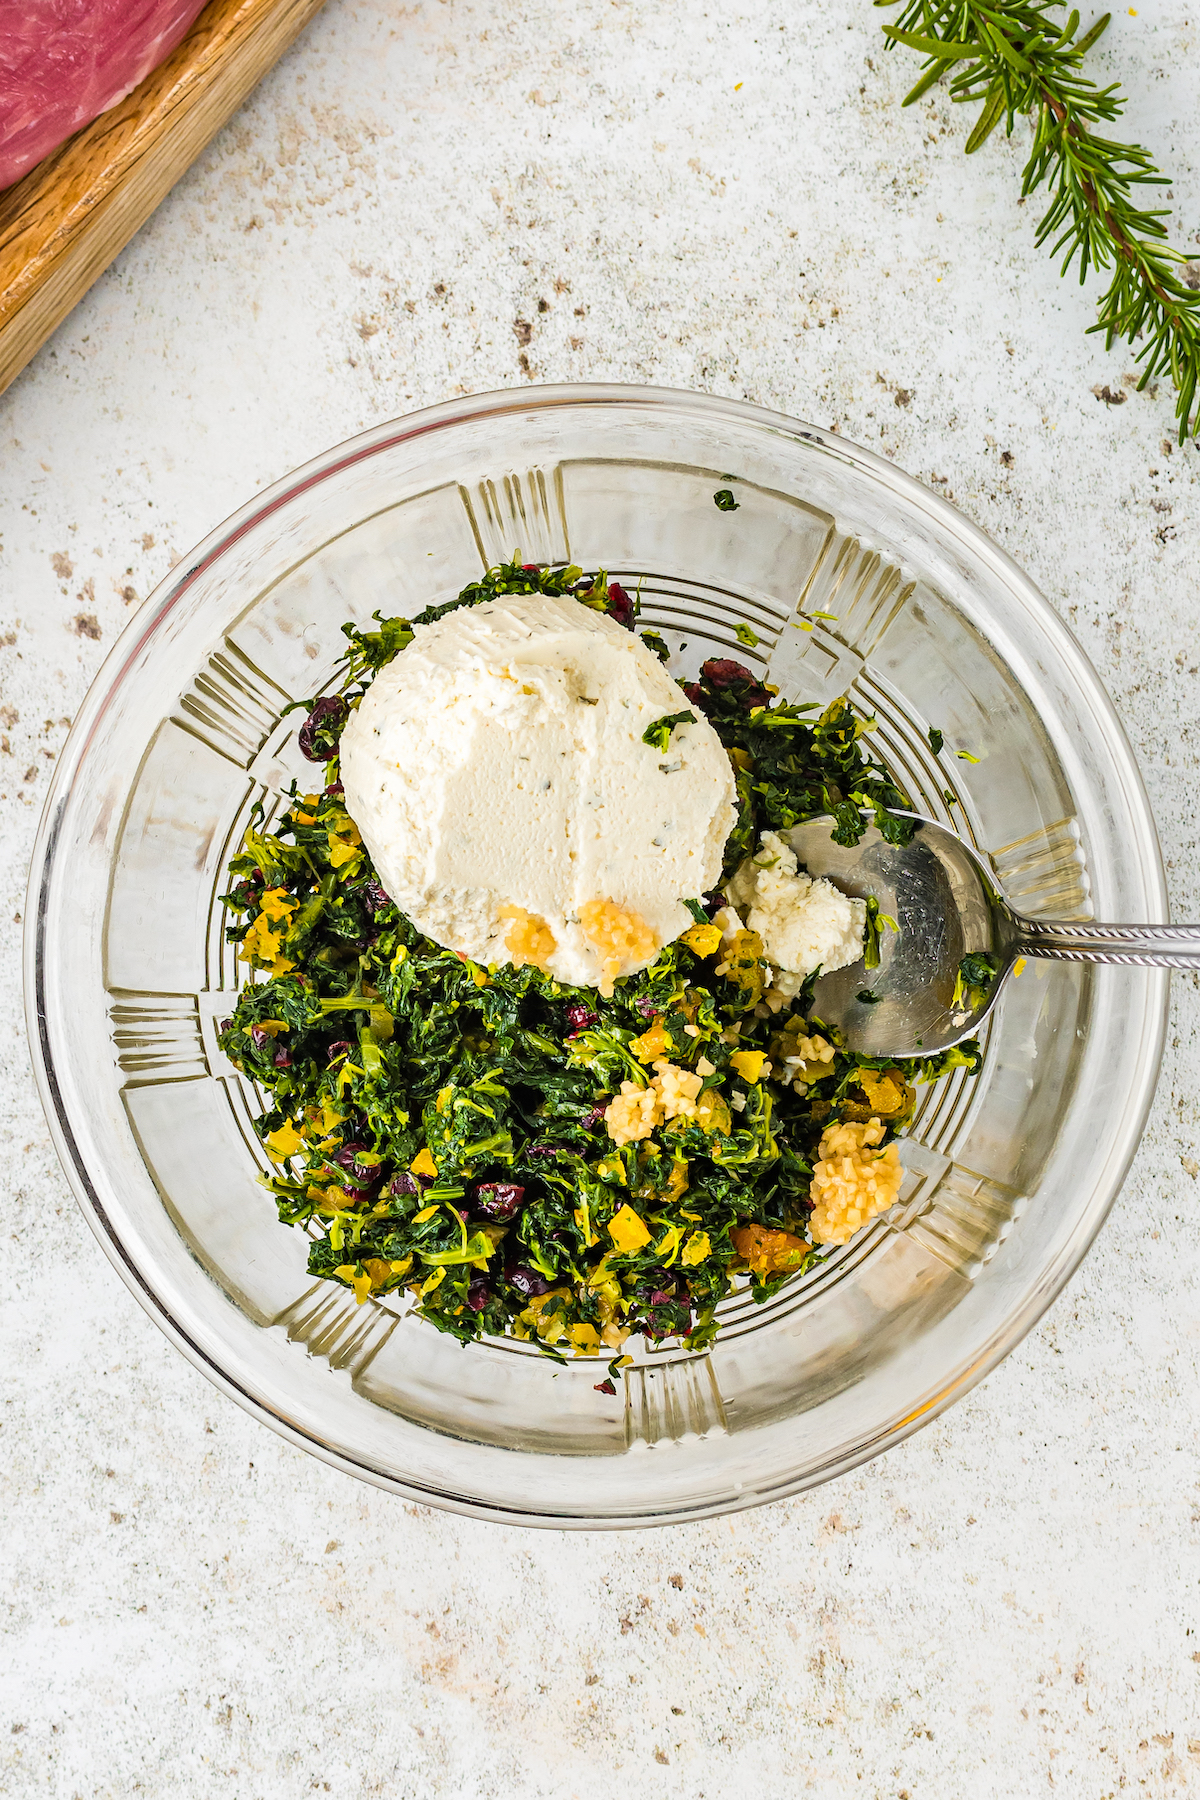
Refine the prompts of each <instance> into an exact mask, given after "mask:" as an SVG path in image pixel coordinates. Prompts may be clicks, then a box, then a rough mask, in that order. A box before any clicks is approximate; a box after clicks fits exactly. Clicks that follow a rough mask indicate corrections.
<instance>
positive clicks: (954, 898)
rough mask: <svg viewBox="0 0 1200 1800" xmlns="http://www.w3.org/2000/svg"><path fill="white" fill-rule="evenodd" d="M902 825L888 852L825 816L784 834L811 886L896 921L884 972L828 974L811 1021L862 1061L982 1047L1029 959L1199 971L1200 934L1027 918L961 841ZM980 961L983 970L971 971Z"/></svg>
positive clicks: (868, 835)
mask: <svg viewBox="0 0 1200 1800" xmlns="http://www.w3.org/2000/svg"><path fill="white" fill-rule="evenodd" d="M899 816H901V817H904V818H908V819H911V820H913V821H914V824H915V829H914V831H913V834H912V837H911V838H910V839H909V841H908V842H907V843H906V844H893V843H889V842H888V840H887V839H886V838H885V837H884V836H883V834H882V832H880V831H879V829H878V828H877V827H876V826H874V825H868V826H867V828H866V830H865V831H864V832H863V835H862V837H861V838H860V839H859V841H858V842H857V844H849V845H846V844H839V843H837V842H835V840H834V838H833V836H832V832H833V830H834V826H835V821H834V820H833V819H832V818H830V817H828V816H827V815H826V816H823V817H821V818H817V819H808V820H806V821H805V822H804V823H803V824H802V825H796V826H794V827H793V828H792V830H791V831H788V832H785V833H783V836H784V838H785V839H786V841H787V842H788V843H789V844H790V845H791V847H792V849H793V850H794V851H795V852H796V856H797V858H798V860H799V862H800V863H801V865H802V866H803V867H804V868H806V869H807V870H808V873H809V874H810V875H813V876H817V875H823V876H825V877H826V879H827V880H829V881H831V882H832V883H833V884H834V886H835V887H838V888H840V889H841V890H842V892H843V893H846V894H850V895H853V896H855V897H856V898H858V899H863V900H865V899H870V898H871V897H874V899H875V900H877V901H878V903H879V911H880V913H881V914H882V915H886V917H887V920H888V923H886V924H884V925H883V927H882V930H881V932H880V939H879V963H878V966H877V967H876V968H873V969H870V970H868V969H867V968H866V966H865V963H864V962H863V961H862V960H860V961H858V962H856V963H852V964H851V965H850V967H849V968H845V969H837V970H835V971H834V972H833V973H831V974H829V975H822V976H821V977H820V978H819V979H818V981H817V983H816V987H815V990H814V995H813V1012H814V1015H815V1016H816V1017H817V1018H819V1019H821V1020H823V1021H824V1023H825V1024H827V1025H835V1026H837V1027H838V1028H839V1030H840V1031H841V1032H842V1035H843V1038H844V1041H845V1043H846V1045H847V1047H848V1048H849V1049H851V1050H854V1051H857V1052H858V1053H859V1054H860V1055H863V1056H895V1057H923V1056H937V1055H939V1054H940V1053H941V1052H942V1051H943V1050H949V1049H951V1048H953V1046H954V1045H955V1044H958V1043H961V1042H962V1041H963V1039H964V1038H969V1037H973V1036H974V1035H975V1033H976V1032H977V1031H978V1030H979V1028H980V1026H981V1025H982V1024H983V1022H984V1020H985V1019H986V1018H987V1016H988V1014H989V1013H990V1012H991V1010H992V1008H993V1007H994V1006H995V1004H996V1002H997V1000H998V999H999V997H1000V991H1001V988H1002V987H1003V985H1004V982H1005V980H1006V978H1007V977H1008V976H1009V975H1010V974H1013V973H1016V974H1019V973H1020V968H1021V964H1022V961H1023V959H1024V958H1026V957H1030V956H1035V957H1042V958H1048V959H1052V960H1055V961H1068V962H1119V963H1141V964H1145V965H1147V966H1150V965H1154V966H1158V967H1166V968H1175V969H1180V968H1182V969H1195V968H1200V925H1098V924H1096V923H1095V922H1094V921H1093V920H1090V919H1088V920H1081V921H1076V920H1062V921H1055V922H1050V921H1047V920H1043V919H1029V918H1026V917H1025V916H1024V915H1023V914H1021V913H1018V912H1017V911H1016V910H1015V908H1013V907H1012V906H1010V905H1009V903H1008V901H1007V900H1006V899H1005V898H1004V895H1003V894H1002V893H1001V892H1000V890H999V888H998V887H997V886H996V883H995V879H994V874H993V871H992V870H991V869H990V868H989V867H988V864H987V862H986V861H985V859H984V858H983V857H981V856H980V855H979V854H978V853H977V852H976V851H974V850H972V849H971V848H970V847H969V846H968V845H967V844H965V843H964V842H963V840H962V839H961V838H960V837H956V836H955V834H954V832H952V831H947V830H946V828H945V826H944V825H937V824H935V823H934V821H933V820H932V819H925V818H922V817H921V816H920V815H919V814H917V813H905V814H901V815H899ZM980 957H982V958H985V959H987V961H986V963H982V964H981V963H976V964H975V965H974V966H972V964H971V963H970V962H966V959H968V958H980ZM964 962H966V966H965V967H964ZM989 965H990V967H989Z"/></svg>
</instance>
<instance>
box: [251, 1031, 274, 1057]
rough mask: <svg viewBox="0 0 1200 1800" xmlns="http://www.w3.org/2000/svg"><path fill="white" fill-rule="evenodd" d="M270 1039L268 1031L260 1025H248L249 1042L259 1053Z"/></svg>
mask: <svg viewBox="0 0 1200 1800" xmlns="http://www.w3.org/2000/svg"><path fill="white" fill-rule="evenodd" d="M271 1041H272V1039H271V1034H270V1032H269V1031H264V1030H263V1028H262V1026H261V1025H252V1026H251V1027H250V1042H251V1043H252V1044H253V1045H254V1048H255V1049H256V1050H257V1051H258V1052H259V1053H260V1054H261V1053H262V1052H263V1051H264V1050H265V1049H266V1048H267V1046H268V1045H269V1044H270V1043H271Z"/></svg>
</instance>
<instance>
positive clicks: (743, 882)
mask: <svg viewBox="0 0 1200 1800" xmlns="http://www.w3.org/2000/svg"><path fill="white" fill-rule="evenodd" d="M725 891H726V893H727V894H728V896H729V899H730V901H731V902H732V904H733V906H735V907H737V908H738V909H739V910H740V911H741V912H743V913H744V914H745V915H746V923H747V924H748V925H749V927H750V929H751V931H757V932H758V934H759V936H760V937H761V938H762V941H763V953H764V955H765V956H766V959H767V961H768V962H769V963H771V964H773V965H774V967H775V968H776V969H777V970H780V971H783V972H784V973H785V974H787V975H793V976H797V977H800V978H801V979H802V978H803V977H804V976H806V975H811V974H812V973H813V970H814V969H820V970H821V971H822V972H823V973H824V974H826V975H831V974H832V973H833V971H834V970H835V969H845V968H847V967H848V966H849V965H850V964H851V963H855V962H857V961H858V959H859V957H860V956H861V955H862V953H863V930H864V927H865V925H866V922H867V907H866V902H865V901H864V900H852V899H850V898H849V897H848V896H847V895H846V894H843V893H842V892H841V891H840V889H838V888H835V887H834V885H833V883H832V882H831V881H826V879H825V877H824V876H823V875H818V876H816V877H815V878H814V877H813V876H811V875H806V874H805V873H804V871H803V870H802V869H800V868H799V867H798V864H797V861H796V855H795V852H794V851H793V850H791V849H789V848H788V846H787V844H785V843H784V841H783V839H782V838H781V837H779V836H778V835H777V834H776V833H775V832H773V831H764V832H763V834H762V837H761V838H760V839H759V849H758V852H757V854H756V855H754V856H752V857H748V858H747V860H746V861H745V862H744V863H743V864H742V866H741V868H740V869H739V870H738V872H737V874H736V875H735V876H734V877H733V880H732V881H731V882H729V883H728V884H727V886H726V889H725ZM776 985H777V986H778V987H779V988H780V989H781V991H785V992H786V991H787V989H788V988H789V987H791V988H792V990H793V991H795V992H798V991H799V986H800V982H799V981H796V982H793V983H788V982H786V981H782V982H781V981H779V979H778V977H777V978H776Z"/></svg>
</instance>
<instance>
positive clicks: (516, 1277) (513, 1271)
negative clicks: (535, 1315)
mask: <svg viewBox="0 0 1200 1800" xmlns="http://www.w3.org/2000/svg"><path fill="white" fill-rule="evenodd" d="M504 1278H505V1280H506V1281H507V1282H508V1285H509V1287H515V1288H516V1290H517V1292H518V1294H524V1296H525V1298H526V1299H527V1300H533V1299H536V1297H537V1296H538V1295H539V1294H548V1293H549V1292H550V1283H549V1282H548V1281H547V1280H546V1277H545V1276H544V1275H539V1274H538V1272H537V1270H536V1269H531V1268H529V1266H528V1265H527V1264H526V1263H514V1265H513V1266H512V1268H510V1269H506V1270H505V1271H504Z"/></svg>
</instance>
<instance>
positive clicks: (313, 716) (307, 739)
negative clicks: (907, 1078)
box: [299, 694, 350, 762]
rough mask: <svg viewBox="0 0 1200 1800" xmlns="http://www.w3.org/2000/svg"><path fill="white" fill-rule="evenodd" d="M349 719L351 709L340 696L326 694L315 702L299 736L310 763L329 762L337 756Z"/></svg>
mask: <svg viewBox="0 0 1200 1800" xmlns="http://www.w3.org/2000/svg"><path fill="white" fill-rule="evenodd" d="M349 717H350V708H349V707H348V706H347V705H346V702H345V701H344V700H343V699H342V697H341V695H340V694H325V695H324V696H323V697H322V698H321V699H320V700H316V701H314V702H313V704H312V706H311V707H310V708H309V713H308V717H307V719H305V721H304V723H303V725H302V726H301V727H300V734H299V743H300V750H301V753H302V754H303V755H304V756H307V758H308V760H309V762H328V761H329V760H330V758H331V757H333V756H336V755H337V753H338V740H339V738H340V737H341V735H342V727H343V726H344V725H345V723H346V720H347V719H348V718H349Z"/></svg>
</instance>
